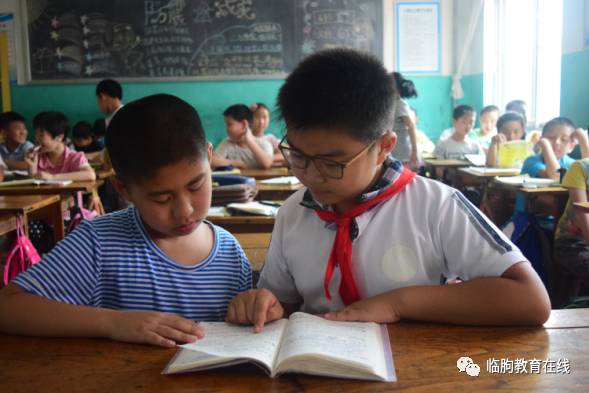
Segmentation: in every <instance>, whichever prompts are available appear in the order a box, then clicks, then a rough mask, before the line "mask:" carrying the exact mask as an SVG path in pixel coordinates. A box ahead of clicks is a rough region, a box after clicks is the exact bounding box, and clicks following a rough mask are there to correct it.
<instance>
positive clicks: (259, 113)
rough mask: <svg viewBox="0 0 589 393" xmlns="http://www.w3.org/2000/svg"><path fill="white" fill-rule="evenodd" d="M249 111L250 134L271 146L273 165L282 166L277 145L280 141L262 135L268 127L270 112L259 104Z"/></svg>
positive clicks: (270, 136) (282, 162)
mask: <svg viewBox="0 0 589 393" xmlns="http://www.w3.org/2000/svg"><path fill="white" fill-rule="evenodd" d="M250 110H251V111H252V112H253V114H254V118H253V121H252V133H253V134H254V136H255V137H256V138H259V139H262V140H265V141H267V142H269V143H270V144H271V145H272V148H273V149H274V151H273V154H274V155H273V159H274V165H277V164H284V157H282V154H281V153H280V150H278V143H279V142H280V141H279V140H278V138H276V137H275V136H274V135H272V134H264V132H265V131H266V129H267V128H268V125H269V124H270V110H269V109H268V107H267V106H266V105H265V104H263V103H261V102H258V103H255V104H253V105H251V106H250Z"/></svg>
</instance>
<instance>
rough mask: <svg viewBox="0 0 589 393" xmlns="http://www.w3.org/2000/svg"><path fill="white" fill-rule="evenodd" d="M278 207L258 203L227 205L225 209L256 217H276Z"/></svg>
mask: <svg viewBox="0 0 589 393" xmlns="http://www.w3.org/2000/svg"><path fill="white" fill-rule="evenodd" d="M279 207H280V206H276V205H269V204H267V203H265V204H264V203H260V202H258V201H252V202H245V203H229V204H228V205H227V209H229V210H237V211H238V212H240V213H247V214H254V215H258V216H269V217H276V215H277V214H278V208H279Z"/></svg>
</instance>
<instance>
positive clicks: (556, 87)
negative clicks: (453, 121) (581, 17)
mask: <svg viewBox="0 0 589 393" xmlns="http://www.w3.org/2000/svg"><path fill="white" fill-rule="evenodd" d="M484 7H485V8H484V48H485V50H484V69H483V74H484V82H483V83H484V86H483V91H484V102H485V104H491V103H495V104H497V105H500V106H501V107H505V104H507V103H508V102H509V101H511V100H514V99H522V100H524V101H526V102H527V104H528V121H529V122H530V123H532V125H534V126H539V125H541V123H544V122H546V121H548V120H550V119H551V118H553V117H556V116H558V115H559V113H560V62H561V55H562V8H563V5H562V0H515V1H514V0H485V5H484Z"/></svg>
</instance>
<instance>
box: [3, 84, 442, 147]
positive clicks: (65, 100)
mask: <svg viewBox="0 0 589 393" xmlns="http://www.w3.org/2000/svg"><path fill="white" fill-rule="evenodd" d="M410 79H412V80H413V81H414V83H415V85H416V87H417V91H418V93H419V97H418V98H417V99H412V100H409V104H410V105H411V106H412V107H414V108H415V109H416V110H417V112H418V115H419V118H420V124H419V127H420V129H422V130H424V131H425V132H426V133H427V134H428V135H429V136H430V138H432V139H433V140H434V141H435V140H437V136H438V135H439V134H440V132H441V131H442V130H443V129H444V128H447V127H449V126H450V118H451V114H452V100H451V99H450V96H449V94H450V93H449V92H450V80H451V79H450V77H448V76H417V77H410ZM282 82H283V81H282V80H255V81H197V82H166V83H163V82H162V83H160V82H153V83H124V84H123V101H124V102H129V101H132V100H134V99H137V98H140V97H143V96H145V95H149V94H155V93H170V94H174V95H177V96H179V97H181V98H182V99H184V100H186V101H187V102H189V103H190V104H192V105H194V107H195V108H197V110H198V112H199V114H200V115H201V119H202V122H203V125H204V128H205V131H206V133H207V137H208V138H209V140H210V141H212V142H213V143H215V144H216V143H217V142H219V141H220V140H221V139H222V138H224V137H225V125H224V123H223V116H222V113H223V111H224V110H225V108H227V107H228V106H230V105H233V104H236V103H245V104H247V105H249V104H251V103H253V102H263V103H265V104H267V105H268V106H270V107H271V108H272V107H273V106H274V103H275V101H276V95H277V93H278V89H279V88H280V86H281V85H282ZM94 88H95V85H94V84H55V85H54V84H48V85H26V86H16V85H13V86H12V98H13V108H14V110H16V111H18V112H20V113H22V114H23V116H25V118H26V119H27V121H28V125H29V130H31V129H32V119H33V117H34V116H35V114H37V113H38V112H40V111H43V110H59V111H62V112H64V113H65V114H66V115H67V116H68V118H69V119H70V122H71V124H72V125H73V124H75V123H76V122H78V121H80V120H87V121H90V122H93V121H94V120H95V119H97V118H100V117H102V114H101V113H100V112H99V111H98V108H97V106H96V98H95V94H94ZM275 118H276V116H273V121H272V122H271V124H270V129H269V131H270V132H272V133H274V134H275V135H280V134H281V133H282V130H283V125H282V124H281V123H280V122H278V121H274V120H275ZM29 137H30V138H32V132H30V135H29Z"/></svg>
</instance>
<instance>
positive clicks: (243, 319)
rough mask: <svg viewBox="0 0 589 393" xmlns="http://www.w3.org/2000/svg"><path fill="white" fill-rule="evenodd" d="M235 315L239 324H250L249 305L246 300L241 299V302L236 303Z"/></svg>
mask: <svg viewBox="0 0 589 393" xmlns="http://www.w3.org/2000/svg"><path fill="white" fill-rule="evenodd" d="M235 314H236V316H237V318H236V322H237V323H239V324H242V325H245V324H248V323H250V321H249V320H248V319H247V304H246V302H245V300H243V299H239V301H238V302H236V303H235Z"/></svg>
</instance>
